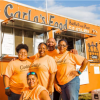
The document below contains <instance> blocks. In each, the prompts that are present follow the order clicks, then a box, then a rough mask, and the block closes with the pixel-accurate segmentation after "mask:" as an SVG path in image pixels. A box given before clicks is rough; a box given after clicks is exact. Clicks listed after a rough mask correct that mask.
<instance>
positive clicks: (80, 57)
mask: <svg viewBox="0 0 100 100" xmlns="http://www.w3.org/2000/svg"><path fill="white" fill-rule="evenodd" d="M73 58H74V60H75V62H76V64H77V65H81V64H82V62H83V61H84V59H85V58H84V57H83V56H80V55H78V54H73Z"/></svg>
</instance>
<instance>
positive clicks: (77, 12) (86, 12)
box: [39, 0, 100, 25]
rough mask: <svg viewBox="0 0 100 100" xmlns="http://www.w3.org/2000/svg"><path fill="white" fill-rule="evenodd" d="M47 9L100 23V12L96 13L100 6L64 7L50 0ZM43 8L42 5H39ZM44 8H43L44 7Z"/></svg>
mask: <svg viewBox="0 0 100 100" xmlns="http://www.w3.org/2000/svg"><path fill="white" fill-rule="evenodd" d="M48 4H49V6H48V8H47V10H48V11H50V12H53V13H56V14H60V15H64V16H66V17H70V18H73V19H78V20H81V21H85V22H89V23H93V24H98V25H100V19H99V18H100V14H99V13H95V12H96V11H97V10H98V11H99V10H100V7H98V6H96V5H90V6H78V7H64V6H62V5H56V3H55V2H54V0H51V1H50V0H48ZM39 8H42V7H39ZM42 9H43V8H42Z"/></svg>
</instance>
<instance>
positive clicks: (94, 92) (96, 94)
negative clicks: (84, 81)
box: [91, 89, 100, 100]
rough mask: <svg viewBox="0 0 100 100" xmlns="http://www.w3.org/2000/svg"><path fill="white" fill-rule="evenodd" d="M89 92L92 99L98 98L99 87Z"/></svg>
mask: <svg viewBox="0 0 100 100" xmlns="http://www.w3.org/2000/svg"><path fill="white" fill-rule="evenodd" d="M91 94H92V100H100V89H96V90H93V91H92V92H91Z"/></svg>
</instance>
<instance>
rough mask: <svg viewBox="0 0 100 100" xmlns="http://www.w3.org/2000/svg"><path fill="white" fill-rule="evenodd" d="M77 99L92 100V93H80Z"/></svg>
mask: <svg viewBox="0 0 100 100" xmlns="http://www.w3.org/2000/svg"><path fill="white" fill-rule="evenodd" d="M78 100H92V94H91V93H88V94H80V95H79V98H78Z"/></svg>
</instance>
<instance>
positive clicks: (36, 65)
mask: <svg viewBox="0 0 100 100" xmlns="http://www.w3.org/2000/svg"><path fill="white" fill-rule="evenodd" d="M40 65H41V64H40V63H36V64H34V63H33V64H32V66H31V67H39V66H40Z"/></svg>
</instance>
